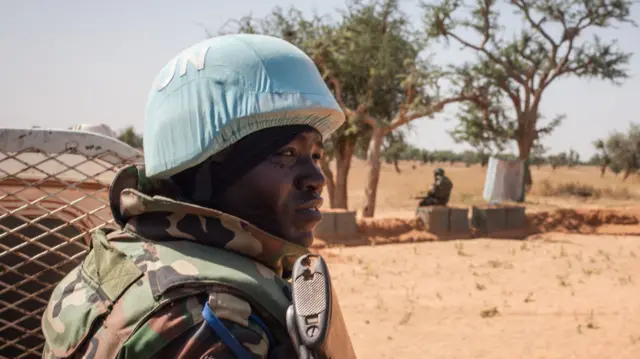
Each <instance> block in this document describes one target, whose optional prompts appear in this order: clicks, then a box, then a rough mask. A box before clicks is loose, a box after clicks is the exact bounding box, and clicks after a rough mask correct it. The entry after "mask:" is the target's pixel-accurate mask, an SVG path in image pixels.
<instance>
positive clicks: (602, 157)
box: [593, 140, 611, 177]
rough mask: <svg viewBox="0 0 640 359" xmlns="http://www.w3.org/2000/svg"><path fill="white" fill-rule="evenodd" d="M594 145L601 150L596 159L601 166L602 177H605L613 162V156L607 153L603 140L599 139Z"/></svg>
mask: <svg viewBox="0 0 640 359" xmlns="http://www.w3.org/2000/svg"><path fill="white" fill-rule="evenodd" d="M593 145H594V146H595V148H596V149H597V150H598V151H599V152H600V153H599V154H597V155H596V156H597V157H596V160H597V164H598V165H599V166H600V177H604V173H605V172H606V170H607V167H609V165H610V164H611V157H609V154H608V153H607V149H606V147H605V145H604V141H603V140H597V141H595V142H594V143H593Z"/></svg>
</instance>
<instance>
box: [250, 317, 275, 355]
mask: <svg viewBox="0 0 640 359" xmlns="http://www.w3.org/2000/svg"><path fill="white" fill-rule="evenodd" d="M249 320H253V321H254V322H256V324H258V325H259V326H260V327H261V328H262V330H263V331H264V332H265V333H266V334H267V339H268V340H269V350H271V349H272V347H273V346H274V345H275V340H274V339H273V336H272V335H271V331H269V328H267V326H266V325H265V324H264V322H263V321H262V320H261V319H260V318H258V316H257V315H255V314H251V315H250V316H249Z"/></svg>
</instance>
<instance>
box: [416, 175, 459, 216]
mask: <svg viewBox="0 0 640 359" xmlns="http://www.w3.org/2000/svg"><path fill="white" fill-rule="evenodd" d="M433 175H434V177H435V181H434V182H433V185H431V189H430V190H429V192H427V196H426V197H425V198H424V199H422V200H421V201H420V204H419V206H420V207H423V206H437V205H442V206H446V205H447V203H449V197H450V196H451V190H452V189H453V182H451V180H450V179H449V178H448V177H447V176H445V175H444V170H443V169H442V168H436V170H435V171H433Z"/></svg>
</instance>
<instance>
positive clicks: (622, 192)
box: [537, 179, 637, 200]
mask: <svg viewBox="0 0 640 359" xmlns="http://www.w3.org/2000/svg"><path fill="white" fill-rule="evenodd" d="M537 190H538V193H539V194H540V195H541V196H544V197H578V198H583V199H587V198H589V199H613V200H631V199H637V196H636V194H635V193H634V192H631V190H629V188H628V187H605V188H598V187H595V186H593V185H589V184H585V183H580V182H569V183H558V184H555V185H554V184H553V183H552V182H551V181H549V180H547V179H545V180H542V181H541V182H540V184H538V185H537Z"/></svg>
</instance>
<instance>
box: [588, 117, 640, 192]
mask: <svg viewBox="0 0 640 359" xmlns="http://www.w3.org/2000/svg"><path fill="white" fill-rule="evenodd" d="M594 147H596V149H598V150H599V151H600V154H599V159H600V161H601V162H600V163H599V164H600V165H601V166H602V167H603V171H604V168H605V167H608V168H609V169H610V170H611V171H612V172H613V173H615V174H618V173H621V172H624V178H625V179H626V178H627V177H628V176H629V175H631V174H633V173H637V172H638V171H639V170H640V125H638V124H635V123H632V124H631V125H630V126H629V129H628V130H627V132H626V133H623V132H614V133H612V134H610V135H609V137H607V138H606V139H604V140H597V141H595V142H594Z"/></svg>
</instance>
